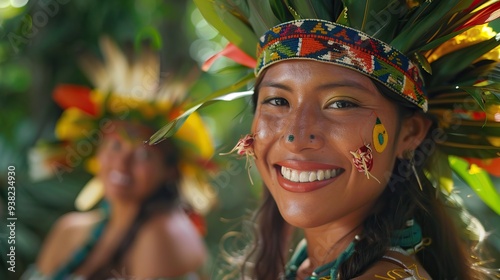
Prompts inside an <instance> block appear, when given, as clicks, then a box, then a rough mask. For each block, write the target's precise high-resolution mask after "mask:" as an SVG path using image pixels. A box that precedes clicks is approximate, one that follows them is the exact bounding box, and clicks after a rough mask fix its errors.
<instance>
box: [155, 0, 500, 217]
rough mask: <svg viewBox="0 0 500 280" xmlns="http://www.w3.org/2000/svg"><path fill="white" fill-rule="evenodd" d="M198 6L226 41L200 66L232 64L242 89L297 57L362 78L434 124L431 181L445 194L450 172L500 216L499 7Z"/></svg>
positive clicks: (476, 1)
mask: <svg viewBox="0 0 500 280" xmlns="http://www.w3.org/2000/svg"><path fill="white" fill-rule="evenodd" d="M195 3H196V5H197V6H198V8H199V10H200V11H201V13H202V15H203V16H204V18H205V19H206V20H207V21H208V22H209V23H210V24H212V25H213V26H214V27H215V28H216V29H217V30H218V31H219V32H220V33H221V34H222V35H223V36H224V37H226V38H227V39H228V40H229V42H230V43H229V45H228V46H227V47H226V48H225V49H224V50H223V51H222V52H220V53H219V54H217V55H215V56H214V57H212V58H211V59H209V60H208V61H207V63H206V64H205V65H204V68H205V69H208V68H209V67H210V65H211V63H213V61H214V60H215V59H217V58H218V57H220V56H226V57H229V58H231V59H233V60H234V61H236V62H237V63H239V64H241V65H242V66H241V69H242V70H243V71H247V72H248V75H247V76H245V77H244V78H243V79H242V80H241V81H240V83H236V84H237V85H239V86H241V85H242V84H247V83H251V82H252V81H253V79H255V77H256V76H258V75H259V73H260V72H261V71H262V69H264V68H266V67H267V66H269V65H272V64H273V63H275V62H278V61H281V60H284V59H293V58H297V57H301V58H309V59H314V60H319V61H323V62H327V63H333V64H338V65H342V66H344V67H348V68H351V69H354V70H356V71H358V72H360V73H363V74H365V75H367V76H369V77H370V78H372V79H374V80H377V81H379V82H381V83H382V84H384V85H386V86H387V88H389V89H390V90H391V91H392V92H394V93H395V94H398V95H399V96H400V97H403V98H404V99H405V100H407V101H408V104H410V105H412V106H416V107H418V108H420V109H422V111H424V112H427V113H428V114H431V115H432V116H433V117H434V118H435V119H436V120H437V122H438V125H439V131H440V135H439V137H438V136H436V137H438V138H437V139H436V143H437V144H438V148H439V152H437V153H436V154H437V155H438V156H437V157H436V160H435V162H433V167H432V170H429V174H428V175H429V176H430V177H432V178H433V179H434V180H435V181H438V182H439V184H440V186H441V187H442V188H443V189H444V190H446V191H448V192H451V190H452V187H453V186H452V182H453V181H452V179H451V175H452V170H453V171H455V172H456V173H457V174H458V175H459V176H460V177H462V178H463V179H464V180H465V181H466V182H467V183H468V184H469V185H470V186H471V187H472V189H474V190H475V191H476V192H477V194H478V196H479V197H481V198H482V199H483V201H485V203H486V204H488V205H489V206H490V207H491V208H492V209H493V210H494V211H495V212H497V213H499V214H500V195H499V194H498V193H497V192H496V191H495V189H494V187H493V184H492V182H491V180H490V177H489V175H488V172H489V173H490V174H494V175H497V176H498V175H500V171H499V170H500V63H499V62H500V47H499V39H500V35H499V34H497V31H500V19H498V18H499V17H500V1H486V0H439V1H437V0H434V1H432V0H425V1H424V0H385V1H379V0H377V1H375V0H362V1H360V0H342V1H341V0H338V1H332V0H317V1H316V0H315V1H312V0H253V1H252V0H246V1H230V0H211V1H205V0H195ZM496 30H497V31H496ZM250 69H251V70H253V71H249V70H250ZM251 72H255V73H251ZM233 89H234V88H233ZM234 90H235V89H234ZM228 92H231V89H226V90H221V91H219V92H217V93H215V94H214V95H212V96H211V97H209V98H207V99H206V100H203V101H202V102H200V103H198V104H196V105H195V106H192V107H191V110H188V111H187V112H190V111H191V112H192V111H195V110H196V109H197V108H199V107H201V106H205V105H207V104H209V103H211V102H213V101H214V100H225V99H224V98H223V97H221V96H223V95H224V94H227V93H228ZM245 93H249V92H245ZM243 94H244V93H241V95H243ZM232 96H238V94H236V93H233V94H232ZM207 101H208V102H207ZM187 116H188V113H186V114H184V115H180V116H179V117H178V118H177V119H176V120H174V122H171V123H169V124H167V126H165V127H164V128H162V129H161V130H160V131H158V132H157V133H156V134H155V135H153V137H152V138H151V139H150V141H151V142H157V141H161V139H163V138H164V137H168V136H170V135H172V134H173V132H174V131H175V130H176V129H178V127H179V125H178V124H179V123H181V122H182V120H183V119H184V118H186V117H187Z"/></svg>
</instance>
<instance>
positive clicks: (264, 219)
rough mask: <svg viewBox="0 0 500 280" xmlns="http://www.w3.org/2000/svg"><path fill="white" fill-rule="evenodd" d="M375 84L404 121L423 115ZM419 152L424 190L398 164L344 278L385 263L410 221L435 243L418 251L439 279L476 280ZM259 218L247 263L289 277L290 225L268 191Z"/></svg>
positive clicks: (260, 274) (266, 274)
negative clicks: (395, 235)
mask: <svg viewBox="0 0 500 280" xmlns="http://www.w3.org/2000/svg"><path fill="white" fill-rule="evenodd" d="M262 76H263V75H261V77H262ZM375 85H376V86H377V88H378V89H379V91H380V92H381V93H382V94H383V95H384V96H385V97H386V98H388V99H389V100H391V101H393V102H394V103H395V104H396V105H397V108H398V119H399V120H401V119H404V118H407V117H409V116H411V115H413V114H417V113H420V112H419V111H418V110H419V109H417V108H416V107H413V106H409V104H408V101H405V100H403V98H400V97H398V96H396V95H395V94H394V93H392V92H390V91H389V89H387V88H386V87H385V86H382V85H380V84H378V83H375ZM257 97H258V87H256V93H255V94H254V96H253V100H254V105H255V106H256V100H257ZM435 128H436V127H435V125H434V126H432V127H431V128H430V129H429V132H428V135H427V137H426V139H429V140H430V139H431V138H430V137H431V133H432V131H433V130H434V129H435ZM434 144H435V143H434ZM415 153H416V154H418V155H419V156H422V157H424V158H421V159H419V163H420V164H419V165H417V166H415V167H416V169H417V172H418V176H419V178H420V181H421V183H422V185H423V186H422V187H423V190H420V186H419V185H418V184H417V182H416V179H415V178H413V176H415V175H414V174H413V172H408V170H410V168H409V161H408V160H404V159H397V160H396V163H395V166H394V169H393V172H392V178H391V180H390V182H389V184H388V186H387V188H386V189H385V191H384V192H383V193H382V195H381V197H380V198H379V201H378V206H377V207H376V212H375V213H373V214H372V215H370V216H369V217H367V218H366V219H365V221H364V223H363V228H364V230H363V236H362V238H361V240H360V241H358V242H357V244H356V251H355V253H354V254H353V255H352V256H351V257H350V258H349V259H348V260H346V261H345V262H344V263H343V264H342V265H341V266H340V279H351V278H354V277H356V276H359V275H361V274H362V273H363V272H364V271H365V270H366V269H367V268H369V267H370V266H371V265H372V264H374V263H375V262H376V261H378V260H380V258H381V257H382V256H383V255H384V254H385V253H386V251H387V249H388V248H389V247H390V238H391V234H392V233H393V232H394V230H397V229H402V228H404V227H405V224H406V221H407V220H410V219H414V220H415V221H417V222H418V223H419V224H420V226H421V228H422V236H423V237H428V238H431V239H432V243H431V245H429V246H428V247H426V248H425V249H423V250H421V251H420V252H418V253H417V257H418V259H419V261H420V262H421V264H422V265H423V266H424V268H425V269H426V270H427V272H428V273H429V274H430V275H431V276H432V278H433V279H474V278H473V275H472V269H471V268H470V267H471V266H470V265H471V263H470V262H469V261H468V260H469V259H470V255H469V254H467V253H466V252H467V251H466V247H465V245H464V242H463V240H461V239H460V237H459V234H458V230H457V228H456V225H455V224H454V223H453V221H452V220H451V218H450V217H449V216H448V213H447V209H446V206H445V205H444V201H442V199H440V197H439V196H436V189H435V188H434V186H433V185H432V183H431V182H430V181H429V180H428V179H427V177H426V176H425V175H424V172H423V168H424V163H425V162H426V158H427V157H429V156H430V154H428V153H429V152H428V150H425V151H424V150H423V149H422V146H420V147H419V148H418V149H417V150H416V151H415ZM257 213H258V215H257V220H258V222H259V223H258V228H257V231H258V236H256V239H257V240H256V242H255V248H253V250H252V251H251V252H250V256H249V257H248V258H247V259H252V260H255V264H254V267H255V268H254V273H253V275H252V277H254V278H255V279H259V280H266V279H269V280H271V279H272V280H274V279H278V278H279V276H280V275H282V274H283V267H284V265H285V258H286V256H285V255H284V254H285V252H288V249H289V248H286V246H290V244H285V242H283V240H284V239H285V238H284V235H285V230H286V229H285V228H286V223H285V221H284V220H283V218H282V216H281V215H280V213H279V211H278V208H277V205H276V203H275V201H274V199H273V198H272V196H271V195H270V193H269V192H268V191H267V189H266V188H264V202H263V204H262V205H261V207H260V208H259V210H258V212H257ZM333 245H334V244H332V246H333ZM264 248H266V249H265V250H264ZM267 248H272V250H270V249H267ZM366 248H370V250H366Z"/></svg>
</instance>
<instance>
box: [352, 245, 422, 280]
mask: <svg viewBox="0 0 500 280" xmlns="http://www.w3.org/2000/svg"><path fill="white" fill-rule="evenodd" d="M355 279H357V280H365V279H366V280H367V279H387V280H389V279H391V280H394V279H404V280H413V279H416V280H430V279H432V278H431V277H430V276H429V274H428V273H427V271H426V270H425V269H424V267H423V266H422V265H421V264H420V263H419V261H418V260H417V259H416V258H415V257H413V256H411V255H408V254H407V253H406V252H404V251H403V250H402V249H397V248H393V249H390V250H388V251H387V252H386V253H385V255H384V256H383V257H382V258H381V259H380V260H379V261H377V262H376V263H375V264H374V265H372V266H371V267H370V268H369V269H368V270H367V271H366V272H364V273H363V275H361V276H359V277H356V278H355Z"/></svg>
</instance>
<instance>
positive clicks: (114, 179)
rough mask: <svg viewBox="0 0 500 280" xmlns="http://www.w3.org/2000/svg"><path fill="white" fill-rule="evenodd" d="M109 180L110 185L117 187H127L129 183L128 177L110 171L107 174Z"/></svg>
mask: <svg viewBox="0 0 500 280" xmlns="http://www.w3.org/2000/svg"><path fill="white" fill-rule="evenodd" d="M109 180H110V181H111V183H113V184H117V185H128V184H129V183H130V182H131V178H130V176H128V175H126V174H123V173H121V172H119V171H116V170H112V171H111V172H110V173H109Z"/></svg>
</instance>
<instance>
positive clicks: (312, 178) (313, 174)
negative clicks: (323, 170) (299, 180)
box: [309, 172, 317, 182]
mask: <svg viewBox="0 0 500 280" xmlns="http://www.w3.org/2000/svg"><path fill="white" fill-rule="evenodd" d="M316 179H317V175H316V172H309V182H314V181H316Z"/></svg>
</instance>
